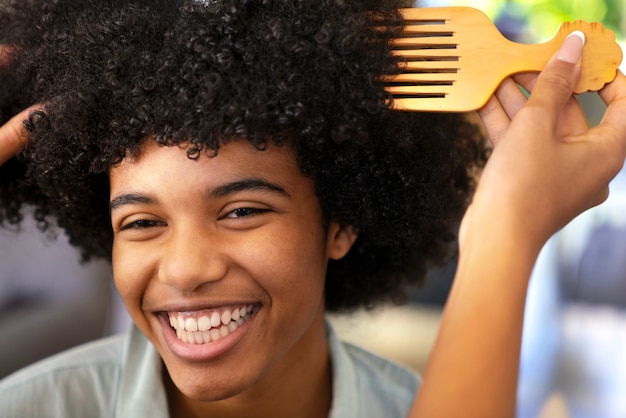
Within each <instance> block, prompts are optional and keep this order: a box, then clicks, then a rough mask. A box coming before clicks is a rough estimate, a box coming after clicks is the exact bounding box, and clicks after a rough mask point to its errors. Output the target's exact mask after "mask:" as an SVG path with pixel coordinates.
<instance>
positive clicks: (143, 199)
mask: <svg viewBox="0 0 626 418" xmlns="http://www.w3.org/2000/svg"><path fill="white" fill-rule="evenodd" d="M155 203H156V199H155V198H153V197H152V196H150V195H148V194H142V193H125V194H122V195H119V196H117V197H116V198H115V199H113V200H111V202H109V210H111V211H113V210H115V209H117V208H119V207H120V206H124V205H153V204H155Z"/></svg>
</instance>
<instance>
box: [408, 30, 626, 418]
mask: <svg viewBox="0 0 626 418" xmlns="http://www.w3.org/2000/svg"><path fill="white" fill-rule="evenodd" d="M582 46H583V40H582V39H581V38H580V37H577V36H571V37H569V38H568V39H567V40H566V41H565V43H564V44H563V46H562V47H561V50H560V51H559V52H557V53H556V54H555V56H554V57H553V59H552V60H551V61H550V63H549V64H548V65H547V67H546V68H545V70H544V71H543V72H542V73H541V75H539V77H529V76H525V77H521V78H519V80H518V81H519V82H521V83H523V84H524V85H525V86H526V87H527V88H528V89H529V90H531V91H532V94H531V97H530V99H528V100H526V97H525V96H524V95H523V94H521V92H520V91H519V89H518V88H517V86H516V85H515V83H514V82H513V81H511V80H509V81H508V82H507V83H505V84H503V86H502V87H501V88H500V90H499V92H498V94H497V95H496V97H493V98H492V99H491V101H490V102H489V103H488V104H487V105H486V107H485V108H484V109H482V110H481V112H480V113H481V117H482V118H483V121H484V124H485V127H486V129H487V132H488V134H489V136H490V139H491V140H492V142H493V143H494V145H495V149H494V152H493V154H492V156H491V158H490V160H489V162H488V164H487V166H486V167H485V170H484V172H483V174H482V177H481V179H480V183H479V186H478V189H477V191H476V194H475V196H474V199H473V202H472V205H471V206H470V209H469V210H468V212H467V213H466V215H465V217H464V219H463V222H462V226H461V233H460V237H459V246H460V258H459V263H458V269H457V273H456V277H455V281H454V285H453V288H452V290H451V293H450V296H449V299H448V303H447V305H446V307H445V309H444V313H443V318H442V325H441V329H440V333H439V336H438V339H437V342H436V344H435V347H434V349H433V352H432V355H431V358H430V361H429V364H428V366H427V369H426V371H425V373H424V383H423V386H422V387H421V388H420V390H419V392H418V394H417V397H416V401H415V403H414V406H413V409H412V411H411V413H410V417H412V418H417V417H420V418H423V417H426V418H432V417H436V418H444V417H450V418H456V417H459V416H463V417H466V418H472V417H475V418H489V417H493V418H506V417H513V416H514V414H515V394H516V387H517V379H518V365H519V354H520V344H521V335H522V321H523V312H524V302H525V297H526V290H527V286H528V281H529V277H530V273H531V270H532V268H533V265H534V263H535V260H536V257H537V255H538V253H539V251H540V249H541V248H542V246H543V245H544V243H545V242H546V241H547V240H548V238H549V237H550V236H551V235H552V234H554V233H555V232H556V231H557V230H558V229H559V228H561V227H562V226H564V225H565V224H566V223H567V222H569V221H570V220H571V219H572V218H573V217H575V216H576V215H578V214H579V213H581V212H583V211H584V210H586V209H588V208H590V207H592V206H594V205H596V204H598V203H600V202H602V201H603V200H604V199H605V198H606V196H607V193H608V182H609V181H610V180H611V179H612V178H613V177H614V176H615V175H616V174H617V173H618V171H619V170H620V168H621V167H622V165H623V163H624V158H625V157H626V78H625V77H624V76H623V75H622V74H621V73H619V74H618V75H617V78H616V79H615V81H614V82H612V83H611V84H610V85H608V86H606V87H605V88H604V89H603V91H602V92H600V95H601V96H602V98H603V100H604V101H605V102H606V103H607V104H608V105H609V106H608V109H607V111H606V114H605V116H604V119H603V120H602V122H601V123H600V125H599V126H597V127H595V128H593V129H589V127H588V125H587V122H586V119H585V116H584V113H583V111H582V109H581V108H580V106H579V105H578V103H577V102H576V100H575V99H574V98H573V97H572V88H573V85H574V83H575V81H576V78H577V75H578V73H579V71H580V64H579V57H580V52H581V49H582Z"/></svg>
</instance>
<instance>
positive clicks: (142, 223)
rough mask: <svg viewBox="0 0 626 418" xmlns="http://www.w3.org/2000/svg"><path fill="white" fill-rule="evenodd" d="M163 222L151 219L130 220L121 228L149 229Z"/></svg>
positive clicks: (124, 229) (123, 229)
mask: <svg viewBox="0 0 626 418" xmlns="http://www.w3.org/2000/svg"><path fill="white" fill-rule="evenodd" d="M162 224H163V222H159V221H153V220H150V219H139V220H137V221H133V222H130V223H128V224H126V225H124V226H122V227H121V228H120V231H126V230H129V229H147V228H152V227H155V226H159V225H162Z"/></svg>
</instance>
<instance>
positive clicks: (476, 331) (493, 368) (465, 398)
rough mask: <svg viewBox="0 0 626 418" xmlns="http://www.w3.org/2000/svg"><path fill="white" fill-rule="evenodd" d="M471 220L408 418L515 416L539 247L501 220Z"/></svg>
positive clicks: (514, 225)
mask: <svg viewBox="0 0 626 418" xmlns="http://www.w3.org/2000/svg"><path fill="white" fill-rule="evenodd" d="M475 209H476V208H475ZM475 215H477V216H473V217H472V219H466V221H467V222H465V225H464V229H465V232H466V233H465V234H464V235H465V236H466V237H467V239H465V240H464V241H463V242H461V248H460V259H459V264H458V268H457V273H456V276H455V280H454V284H453V287H452V290H451V293H450V296H449V299H448V303H447V306H446V308H445V309H444V313H443V318H442V326H441V329H440V333H439V336H438V339H437V342H436V344H435V347H434V349H433V351H432V354H431V358H430V360H429V364H428V366H427V369H426V371H425V373H424V383H423V385H422V387H421V388H420V391H419V392H418V395H417V398H416V402H415V404H414V406H413V410H412V412H411V415H410V416H411V417H438V418H439V417H442V418H443V417H451V418H453V417H459V416H463V417H470V418H471V417H476V418H489V417H494V418H504V417H512V416H514V411H515V393H516V386H517V375H518V366H519V351H520V344H521V335H522V324H523V314H524V303H525V297H526V289H527V286H528V281H529V277H530V273H531V270H532V267H533V265H534V262H535V259H536V256H537V254H538V252H539V250H540V248H541V245H542V239H537V238H533V237H531V236H529V235H526V234H525V233H524V228H523V223H520V222H519V220H517V221H516V220H514V219H512V222H508V223H507V222H506V221H505V220H504V219H503V217H502V213H500V214H499V215H500V216H499V218H498V219H499V220H498V221H495V222H494V219H493V215H491V216H489V215H490V213H486V214H484V215H479V214H478V213H475ZM481 218H482V219H481ZM507 224H508V225H509V226H507Z"/></svg>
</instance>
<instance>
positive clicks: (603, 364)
mask: <svg viewBox="0 0 626 418" xmlns="http://www.w3.org/2000/svg"><path fill="white" fill-rule="evenodd" d="M419 5H420V6H422V7H431V6H453V5H454V6H471V7H475V8H478V9H481V10H482V11H484V12H485V13H486V14H487V15H488V16H489V17H490V18H491V19H492V21H494V22H495V23H496V25H497V26H498V28H499V29H500V31H501V32H502V33H503V34H505V35H506V36H507V37H509V38H510V39H512V40H515V41H518V42H525V43H537V42H542V41H544V40H547V39H549V38H550V37H551V36H552V34H554V32H555V31H556V30H557V28H558V26H559V24H560V23H561V22H563V21H569V20H576V19H583V20H587V21H600V22H602V23H603V24H604V25H605V26H606V27H607V28H609V29H611V30H613V31H614V32H615V33H616V35H617V37H618V40H619V41H620V42H621V41H622V39H623V34H624V33H626V31H625V30H624V29H626V28H625V26H624V25H626V22H625V21H624V20H623V18H622V16H624V12H625V11H626V9H625V7H626V0H523V1H522V0H517V1H516V0H509V1H507V0H473V1H460V0H458V1H444V0H438V1H436V0H423V1H421V2H420V4H419ZM580 101H581V103H582V104H583V106H584V108H585V110H586V112H587V114H588V116H589V120H590V123H591V124H597V123H598V122H599V118H600V117H601V115H602V113H603V111H604V108H605V106H604V104H603V103H602V102H601V101H600V100H599V99H598V98H597V96H596V95H594V94H584V95H582V96H580ZM573 187H575V186H573ZM625 210H626V174H621V175H620V176H618V178H616V179H615V181H614V182H613V183H612V185H611V196H610V198H609V200H608V201H607V202H606V203H605V204H603V205H602V206H600V207H598V208H596V209H594V210H592V211H589V212H587V213H586V214H584V215H583V216H581V217H579V218H578V219H576V220H575V221H574V222H572V223H571V224H570V225H568V226H567V227H566V228H564V229H563V230H562V231H561V232H560V233H559V234H557V235H556V236H555V237H554V238H553V239H552V240H551V241H550V242H549V243H548V245H547V246H546V248H545V249H544V251H543V252H542V254H541V256H540V259H539V261H538V263H537V266H536V268H535V271H534V273H533V278H532V280H531V287H530V290H529V295H528V301H527V314H526V318H525V330H524V341H523V350H522V362H521V365H520V366H521V368H520V370H521V372H520V385H519V407H518V417H519V418H592V417H593V418H612V417H615V418H617V417H620V418H624V417H626V356H624V354H623V353H624V348H625V347H626V257H625V255H626V216H624V211H625ZM58 234H59V236H58V237H57V238H58V239H57V240H56V241H48V240H47V239H46V237H45V236H43V235H42V234H41V233H39V232H38V231H37V229H36V225H34V224H30V223H27V224H26V225H25V228H24V230H23V231H21V232H20V233H19V234H18V233H17V232H16V231H6V230H2V229H0V378H1V377H3V376H5V375H6V374H8V373H10V372H11V371H13V370H16V369H17V368H20V367H23V366H24V365H26V364H29V363H31V362H33V361H35V360H37V359H39V358H42V357H45V356H48V355H51V354H53V353H55V352H58V351H61V350H63V349H65V348H69V347H71V346H73V345H76V344H79V343H81V342H84V341H88V340H91V339H94V338H98V337H101V336H105V335H110V334H114V333H119V332H124V331H125V330H126V329H127V328H128V326H129V320H128V317H127V315H126V313H125V311H124V308H123V307H122V306H121V303H120V301H119V298H118V296H117V294H116V291H115V289H114V288H113V284H112V278H111V272H110V267H109V266H108V265H107V264H106V263H89V264H80V263H79V255H78V253H77V252H76V251H75V250H74V249H72V248H71V247H70V246H69V244H68V243H67V239H66V238H65V236H64V235H63V234H62V232H59V233H58ZM454 271H455V263H454V262H451V263H449V264H448V265H446V266H443V267H441V268H438V269H433V270H432V271H431V272H430V277H429V280H428V281H427V283H426V284H425V285H424V286H423V287H422V288H419V289H417V288H411V289H408V290H409V295H410V303H409V304H408V305H406V306H402V307H383V308H379V309H376V310H374V311H371V312H370V311H368V312H357V313H355V314H353V315H350V316H333V317H331V318H330V320H331V322H332V323H333V325H334V326H335V327H336V329H337V331H338V333H339V334H340V335H341V336H342V337H343V339H345V340H347V341H350V342H353V343H355V344H358V345H361V346H364V347H365V348H368V349H370V350H371V351H374V352H376V353H378V354H381V355H383V356H386V357H390V358H392V359H394V360H396V361H398V362H400V363H403V364H405V365H407V366H409V367H411V368H414V369H415V370H417V371H421V370H423V368H424V365H425V364H426V362H427V360H428V355H429V353H430V350H431V348H432V345H433V342H434V339H435V337H436V334H437V330H438V327H439V320H440V314H441V309H442V307H443V305H444V303H445V301H446V298H447V294H448V291H449V288H450V285H451V283H452V280H453V276H454ZM504 279H506V278H504ZM494 367H497V359H494ZM451 378H453V377H451Z"/></svg>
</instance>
